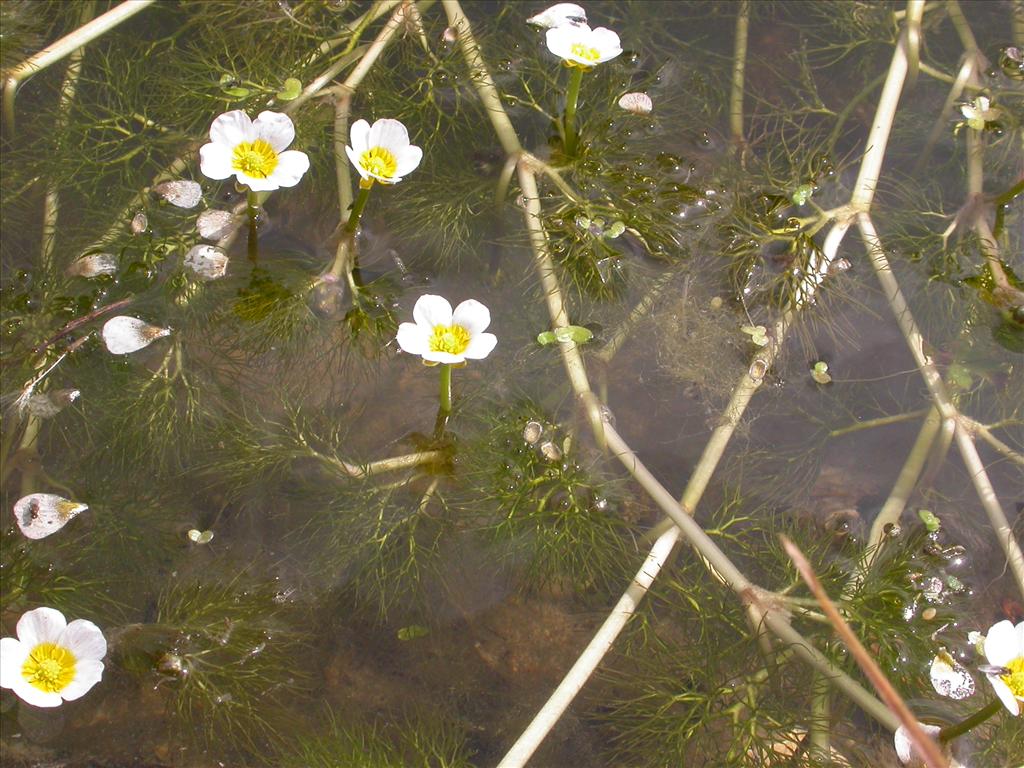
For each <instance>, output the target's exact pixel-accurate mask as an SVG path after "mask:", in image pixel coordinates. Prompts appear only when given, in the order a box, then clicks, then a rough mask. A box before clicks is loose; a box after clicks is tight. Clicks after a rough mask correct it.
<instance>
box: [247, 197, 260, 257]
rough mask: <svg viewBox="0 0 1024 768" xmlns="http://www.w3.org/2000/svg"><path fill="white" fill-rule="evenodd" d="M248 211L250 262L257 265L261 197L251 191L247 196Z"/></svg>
mask: <svg viewBox="0 0 1024 768" xmlns="http://www.w3.org/2000/svg"><path fill="white" fill-rule="evenodd" d="M246 202H247V210H248V213H249V261H252V262H254V263H255V261H256V259H257V257H258V255H259V242H258V241H259V237H258V233H257V229H258V228H259V219H260V195H259V192H253V191H252V190H251V189H250V190H249V192H248V194H247V195H246Z"/></svg>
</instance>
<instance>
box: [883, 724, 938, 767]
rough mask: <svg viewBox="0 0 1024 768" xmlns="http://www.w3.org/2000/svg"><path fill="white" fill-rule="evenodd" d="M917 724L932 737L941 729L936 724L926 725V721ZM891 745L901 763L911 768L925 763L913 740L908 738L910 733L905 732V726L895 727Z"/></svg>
mask: <svg viewBox="0 0 1024 768" xmlns="http://www.w3.org/2000/svg"><path fill="white" fill-rule="evenodd" d="M918 725H920V726H921V730H923V731H924V732H925V733H926V734H928V735H929V736H931V737H932V738H934V737H936V736H938V735H939V731H940V730H941V729H940V728H939V726H937V725H927V724H926V723H918ZM893 746H894V747H896V756H897V757H898V758H899V759H900V762H901V763H903V765H909V766H912V768H917V766H923V765H924V764H925V763H924V758H922V757H921V754H920V753H919V752H918V751H917V749H916V748H915V747H914V744H913V742H912V741H911V740H910V735H909V733H908V732H907V728H906V726H903V725H901V726H900V727H899V728H897V729H896V733H895V734H894V735H893ZM950 768H952V766H950Z"/></svg>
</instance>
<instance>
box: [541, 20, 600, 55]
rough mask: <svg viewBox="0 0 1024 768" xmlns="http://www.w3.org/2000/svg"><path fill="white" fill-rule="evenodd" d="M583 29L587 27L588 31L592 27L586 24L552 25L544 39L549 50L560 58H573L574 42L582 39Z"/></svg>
mask: <svg viewBox="0 0 1024 768" xmlns="http://www.w3.org/2000/svg"><path fill="white" fill-rule="evenodd" d="M583 29H586V30H587V31H588V32H589V31H590V27H585V26H579V27H574V26H561V27H552V28H551V29H549V30H548V31H547V33H546V34H545V35H544V40H545V42H547V45H548V50H549V51H551V52H552V53H553V54H555V56H558V57H559V58H562V59H572V58H573V54H572V46H573V43H575V42H577V41H578V40H579V39H580V35H581V30H583Z"/></svg>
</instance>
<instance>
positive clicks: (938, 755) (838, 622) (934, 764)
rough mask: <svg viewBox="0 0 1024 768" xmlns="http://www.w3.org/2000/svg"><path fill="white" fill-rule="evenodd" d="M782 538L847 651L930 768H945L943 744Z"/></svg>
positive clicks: (806, 564) (797, 551)
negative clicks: (915, 712)
mask: <svg viewBox="0 0 1024 768" xmlns="http://www.w3.org/2000/svg"><path fill="white" fill-rule="evenodd" d="M779 538H780V539H781V540H782V546H783V547H784V548H785V550H786V553H787V554H788V555H789V557H790V559H791V560H792V561H793V563H794V565H796V568H797V570H798V571H799V572H800V575H801V576H802V577H803V579H804V581H805V582H806V583H807V586H808V588H809V589H810V590H811V593H812V594H813V595H814V596H815V597H816V598H818V603H819V604H820V605H821V609H822V610H823V611H824V612H825V615H826V616H828V617H829V619H830V620H831V622H832V626H833V628H834V629H835V631H836V634H838V635H839V637H840V638H841V639H842V641H843V643H844V644H845V645H846V648H847V650H849V652H850V654H851V655H852V656H853V658H854V660H855V661H856V662H857V665H858V666H859V667H860V668H861V671H862V672H863V673H864V675H865V676H866V677H867V678H868V680H870V681H871V684H872V685H873V686H874V687H875V690H876V691H878V694H879V696H881V697H882V700H883V701H884V702H885V704H886V705H887V706H888V707H889V709H890V710H891V711H892V712H894V713H895V714H896V715H897V716H898V717H899V721H900V723H901V724H902V725H903V727H904V728H905V729H906V731H907V735H908V736H909V738H910V740H911V742H913V744H914V746H915V747H916V748H917V750H918V752H919V753H920V754H921V755H922V756H923V758H924V761H925V764H926V765H927V766H928V768H945V766H947V765H948V762H947V760H946V758H945V757H944V756H943V754H942V750H941V749H940V748H939V745H938V744H936V743H935V741H934V740H932V738H931V737H930V736H928V734H927V733H925V731H924V729H923V728H922V727H921V724H920V723H919V722H918V720H917V718H916V717H915V716H914V713H913V712H911V711H910V709H909V708H908V707H907V705H906V704H905V703H904V701H903V699H902V698H901V697H900V695H899V694H898V693H897V692H896V689H895V688H893V687H892V683H890V682H889V680H888V679H887V678H886V676H885V673H883V672H882V670H881V669H880V668H879V666H878V664H877V663H876V662H875V660H874V659H873V658H871V654H870V653H868V651H867V649H866V648H865V647H864V646H863V645H862V644H861V642H860V640H859V639H857V635H856V634H855V633H854V631H853V630H852V629H850V625H849V624H847V623H846V620H845V619H844V618H843V617H842V615H841V614H840V613H839V611H838V610H837V609H836V607H835V605H834V604H833V603H832V601H831V600H830V599H829V597H828V594H827V593H826V592H825V588H824V587H823V586H822V585H821V582H820V581H818V577H817V575H816V574H815V573H814V569H813V568H811V564H810V563H809V562H808V561H807V558H806V557H804V554H803V552H801V551H800V549H799V547H797V546H796V544H794V543H793V542H792V541H790V540H789V539H788V538H786V537H785V536H780V537H779Z"/></svg>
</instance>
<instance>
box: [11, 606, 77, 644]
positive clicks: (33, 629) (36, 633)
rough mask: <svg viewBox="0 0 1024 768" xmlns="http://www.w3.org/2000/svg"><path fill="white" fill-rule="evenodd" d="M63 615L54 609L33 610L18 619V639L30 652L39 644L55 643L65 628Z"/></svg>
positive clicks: (65, 623)
mask: <svg viewBox="0 0 1024 768" xmlns="http://www.w3.org/2000/svg"><path fill="white" fill-rule="evenodd" d="M67 625H68V622H67V620H66V619H65V618H64V614H63V613H61V612H60V611H58V610H57V609H56V608H46V607H45V606H44V607H42V608H35V609H33V610H31V611H28V612H26V613H23V614H22V615H21V618H20V619H18V627H17V632H18V639H19V640H20V641H21V642H22V643H23V644H24V645H26V646H27V647H28V651H29V652H30V651H31V650H32V649H33V648H35V647H36V646H37V645H39V644H40V643H55V642H57V640H58V639H59V638H60V633H61V632H63V631H64V629H65V628H66V627H67Z"/></svg>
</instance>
